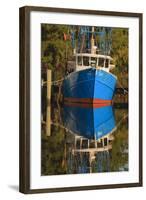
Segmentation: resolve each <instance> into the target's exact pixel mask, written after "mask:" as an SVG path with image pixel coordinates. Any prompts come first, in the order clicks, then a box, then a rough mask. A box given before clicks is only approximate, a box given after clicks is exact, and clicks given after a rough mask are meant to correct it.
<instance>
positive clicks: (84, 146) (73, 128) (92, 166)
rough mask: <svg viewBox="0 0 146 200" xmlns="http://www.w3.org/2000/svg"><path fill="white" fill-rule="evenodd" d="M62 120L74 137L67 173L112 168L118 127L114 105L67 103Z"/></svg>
mask: <svg viewBox="0 0 146 200" xmlns="http://www.w3.org/2000/svg"><path fill="white" fill-rule="evenodd" d="M62 119H63V124H64V127H65V128H66V130H68V133H72V138H73V141H72V142H71V144H72V145H71V146H70V149H69V154H68V156H67V171H68V172H67V173H92V172H103V171H106V172H107V171H110V151H111V149H112V141H113V139H114V136H113V134H112V133H113V132H114V130H115V129H116V124H115V117H114V113H113V108H112V106H111V105H108V106H103V105H102V106H101V105H99V104H98V105H96V106H93V105H88V106H87V105H86V106H85V105H83V104H81V105H77V104H76V106H75V105H71V104H70V105H69V104H64V107H63V116H62ZM70 135H71V134H69V135H68V137H69V140H68V141H70V138H71V136H70Z"/></svg>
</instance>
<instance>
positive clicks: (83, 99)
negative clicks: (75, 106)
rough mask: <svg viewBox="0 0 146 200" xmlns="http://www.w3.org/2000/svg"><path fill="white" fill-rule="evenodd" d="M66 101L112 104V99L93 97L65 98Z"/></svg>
mask: <svg viewBox="0 0 146 200" xmlns="http://www.w3.org/2000/svg"><path fill="white" fill-rule="evenodd" d="M64 101H65V102H69V103H70V102H71V103H88V104H89V103H90V104H109V103H110V104H112V100H104V99H92V98H70V97H68V98H64Z"/></svg>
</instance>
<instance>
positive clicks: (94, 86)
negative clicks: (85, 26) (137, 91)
mask: <svg viewBox="0 0 146 200" xmlns="http://www.w3.org/2000/svg"><path fill="white" fill-rule="evenodd" d="M94 43H95V42H94V27H92V36H91V49H90V52H83V53H82V52H80V53H74V62H72V66H71V68H72V69H71V73H70V74H68V75H67V76H66V77H65V79H64V81H63V86H62V93H63V96H64V102H65V104H66V105H69V104H70V105H71V104H72V105H74V104H75V103H76V105H77V104H79V103H83V102H84V103H93V104H101V105H109V104H111V103H112V99H113V95H114V91H115V87H116V82H117V77H116V76H115V75H114V74H112V73H111V72H110V70H111V69H113V68H114V67H115V66H114V65H113V63H112V62H113V59H112V58H111V57H110V56H109V55H105V54H99V51H98V49H97V47H96V46H95V45H94ZM75 52H76V50H75ZM72 71H73V72H72Z"/></svg>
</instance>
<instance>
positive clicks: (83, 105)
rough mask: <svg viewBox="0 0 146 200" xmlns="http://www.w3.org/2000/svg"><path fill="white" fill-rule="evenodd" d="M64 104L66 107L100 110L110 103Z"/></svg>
mask: <svg viewBox="0 0 146 200" xmlns="http://www.w3.org/2000/svg"><path fill="white" fill-rule="evenodd" d="M64 104H65V105H67V106H72V107H81V108H101V107H105V106H110V105H111V103H99V104H91V103H90V104H89V103H76V102H64Z"/></svg>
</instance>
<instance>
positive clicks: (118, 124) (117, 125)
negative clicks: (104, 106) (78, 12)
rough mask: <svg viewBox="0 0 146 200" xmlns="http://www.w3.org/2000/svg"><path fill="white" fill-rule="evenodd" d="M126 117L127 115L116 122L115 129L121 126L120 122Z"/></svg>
mask: <svg viewBox="0 0 146 200" xmlns="http://www.w3.org/2000/svg"><path fill="white" fill-rule="evenodd" d="M127 117H128V114H124V116H123V117H122V118H121V119H120V120H119V121H118V123H117V124H116V128H118V127H119V126H120V125H121V122H122V121H123V120H124V119H126V118H127Z"/></svg>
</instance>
